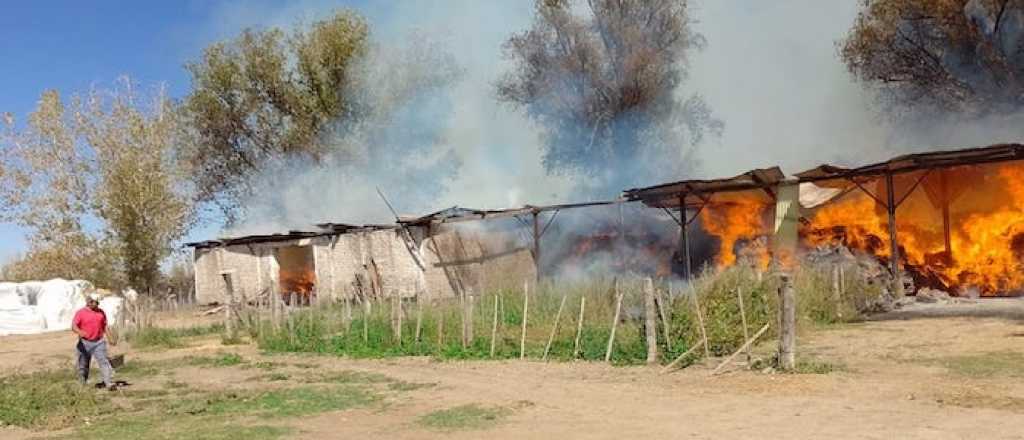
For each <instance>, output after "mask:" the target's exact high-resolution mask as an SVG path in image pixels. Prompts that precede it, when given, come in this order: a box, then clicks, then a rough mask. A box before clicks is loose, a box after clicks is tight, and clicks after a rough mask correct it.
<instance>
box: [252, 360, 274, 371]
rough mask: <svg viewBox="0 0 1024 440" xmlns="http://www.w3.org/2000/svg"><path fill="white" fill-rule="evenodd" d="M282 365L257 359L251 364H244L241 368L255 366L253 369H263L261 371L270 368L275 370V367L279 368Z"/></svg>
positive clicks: (269, 369)
mask: <svg viewBox="0 0 1024 440" xmlns="http://www.w3.org/2000/svg"><path fill="white" fill-rule="evenodd" d="M282 366H284V365H282V364H280V363H277V362H271V361H257V362H254V363H251V364H246V365H245V366H244V367H243V368H245V369H252V368H255V369H258V370H263V371H272V370H276V369H278V368H280V367H282Z"/></svg>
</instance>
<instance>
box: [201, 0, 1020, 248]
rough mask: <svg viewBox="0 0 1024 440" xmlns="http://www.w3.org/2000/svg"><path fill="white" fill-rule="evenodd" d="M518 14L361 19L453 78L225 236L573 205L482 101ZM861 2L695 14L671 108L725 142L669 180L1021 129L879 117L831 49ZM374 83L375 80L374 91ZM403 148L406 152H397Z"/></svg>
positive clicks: (251, 14) (975, 139)
mask: <svg viewBox="0 0 1024 440" xmlns="http://www.w3.org/2000/svg"><path fill="white" fill-rule="evenodd" d="M531 3H532V2H529V1H526V2H479V1H470V0H460V1H451V2H445V3H444V4H439V3H437V2H414V1H396V2H389V3H387V4H385V5H383V6H375V7H374V8H369V7H367V8H365V9H364V10H363V12H364V13H365V14H366V15H367V16H368V17H369V19H370V21H371V25H372V28H373V34H374V38H376V40H377V41H378V43H379V44H380V45H381V47H388V48H405V49H406V50H408V48H410V47H415V46H414V45H412V44H410V43H409V41H410V39H413V38H415V37H412V36H415V35H429V36H431V38H432V39H434V40H435V41H436V42H437V44H441V45H443V46H444V47H445V48H446V51H445V52H446V53H448V54H450V55H451V57H452V58H451V60H452V62H453V63H454V65H455V66H457V70H458V72H459V74H458V77H457V78H456V79H454V80H453V81H451V83H450V85H448V86H446V87H437V88H432V89H429V90H428V91H426V92H422V93H414V94H413V96H412V97H410V98H408V99H405V100H402V101H400V102H397V103H396V104H395V105H393V106H390V107H387V108H388V109H389V110H388V111H386V112H380V113H379V114H381V115H385V116H382V117H380V118H377V119H375V124H376V125H374V124H370V125H372V126H374V127H375V128H373V129H370V130H366V131H363V132H362V133H363V135H362V137H358V136H357V137H355V138H352V139H355V141H353V140H352V139H348V140H345V141H346V142H362V143H363V144H362V145H363V147H364V148H365V149H367V150H368V151H376V153H377V154H373V155H371V156H372V157H373V160H372V161H370V162H368V163H358V166H355V167H353V166H352V164H353V162H352V161H358V160H359V159H358V158H354V157H338V158H333V159H332V161H329V162H328V163H327V164H326V165H325V166H320V167H311V166H309V165H308V164H294V163H292V164H281V166H280V167H275V170H272V171H269V172H268V173H267V176H266V177H265V179H264V178H263V177H261V179H264V180H265V182H266V185H265V187H264V189H263V190H262V191H261V193H260V194H259V195H258V196H257V197H256V198H254V200H252V201H251V203H250V204H249V206H248V208H249V212H250V216H249V219H250V222H249V223H247V224H245V225H243V227H241V228H239V229H237V230H236V231H232V233H251V232H270V231H280V230H283V229H289V228H291V229H296V228H298V229H308V228H309V227H310V225H311V224H312V223H315V222H319V221H336V222H351V223H364V222H387V221H390V220H391V219H392V217H391V215H390V213H389V212H388V211H387V209H386V207H385V206H384V204H383V203H382V202H381V201H380V200H379V198H378V197H377V195H376V192H375V191H374V187H376V186H379V187H380V188H381V189H382V190H383V191H385V193H386V194H387V195H388V196H389V197H390V198H391V199H392V202H393V203H394V204H395V205H396V208H397V209H398V210H399V211H400V212H401V213H403V214H420V213H424V212H426V211H432V210H435V209H441V208H444V207H448V206H452V205H460V206H467V207H481V208H501V207H511V206H521V205H523V204H526V203H530V204H546V203H555V202H566V201H579V200H574V197H573V189H574V188H576V187H577V186H578V185H579V183H580V182H584V183H585V182H586V180H585V179H578V178H577V177H578V176H572V175H557V176H553V175H549V174H547V173H546V172H545V171H544V169H543V167H542V164H541V157H542V151H543V150H542V148H543V147H542V146H543V132H542V130H541V129H540V128H539V127H537V126H536V125H534V124H533V123H531V122H530V121H529V120H528V119H527V118H526V117H525V116H524V115H523V114H521V113H520V112H517V111H515V110H513V109H511V108H509V107H508V106H505V105H502V104H500V103H498V101H497V100H496V96H495V90H494V85H495V81H496V80H497V78H499V77H500V76H501V74H503V73H504V72H506V71H507V69H508V67H509V66H508V65H507V63H506V62H505V61H503V60H502V58H501V45H502V43H503V42H504V41H505V40H506V39H507V38H508V37H509V35H511V34H512V33H514V32H519V31H522V30H524V29H526V28H528V26H529V25H530V23H531V14H532V5H531ZM859 4H860V2H853V1H850V2H821V1H817V0H782V1H777V2H754V1H714V2H712V1H704V2H699V3H696V4H695V6H696V8H695V10H694V11H693V16H694V18H695V19H696V20H697V21H698V23H697V30H698V31H699V32H701V33H702V34H703V35H704V37H705V38H706V39H707V43H708V44H707V48H706V49H704V50H703V51H701V52H698V53H695V54H694V55H693V57H692V59H691V60H690V65H691V68H690V78H689V80H688V81H686V82H685V83H684V84H683V85H684V87H685V90H680V91H679V96H678V98H679V101H681V102H682V101H685V99H686V98H687V97H689V96H690V94H691V93H694V92H696V93H700V94H701V95H702V96H703V97H704V98H705V101H706V102H707V103H708V104H709V105H710V107H711V109H712V110H713V111H714V114H715V115H716V116H717V117H718V118H720V119H722V120H723V121H724V122H725V123H726V124H727V129H726V130H725V131H724V133H723V135H722V137H721V138H720V139H714V138H705V139H704V140H703V141H702V142H701V143H700V144H699V145H697V146H696V148H689V149H682V150H680V153H679V154H681V155H683V160H682V161H680V163H682V162H691V163H696V164H698V165H699V166H697V167H695V168H693V169H682V168H681V169H679V170H677V173H676V174H675V175H674V176H673V178H684V177H692V178H711V177H724V176H732V175H736V174H739V173H741V172H743V171H746V170H749V169H751V168H761V167H767V166H771V165H780V166H782V167H783V170H784V171H786V172H787V173H794V172H798V171H802V170H804V169H806V168H809V167H813V166H815V165H818V164H820V163H835V164H840V165H856V164H864V163H867V162H872V161H878V160H884V159H886V158H888V157H890V156H893V155H896V154H903V153H907V152H912V151H924V150H930V149H934V148H935V147H951V146H973V145H987V144H991V143H996V142H1000V141H1014V140H1019V139H1020V138H1021V136H1020V131H1019V129H1018V127H1021V126H1024V124H1021V122H1024V117H1021V116H1020V115H1016V114H1011V115H1002V116H998V117H991V118H987V119H985V120H981V121H978V120H973V119H972V120H968V119H965V118H961V117H957V116H950V115H946V116H942V117H928V118H924V119H922V120H920V121H918V122H914V123H907V122H905V121H904V122H901V123H894V122H889V119H887V118H884V117H882V116H880V113H879V112H878V111H877V109H876V108H875V105H876V101H875V96H874V95H873V94H872V93H871V92H870V91H866V90H864V88H862V86H861V85H860V84H857V83H855V82H854V81H853V79H852V78H851V77H850V75H849V74H848V73H847V71H846V68H845V66H843V64H842V63H841V61H840V60H839V58H838V56H837V52H836V47H835V42H836V41H838V40H839V39H841V38H842V37H843V36H844V35H845V34H846V32H847V31H848V29H849V28H850V26H851V24H852V23H853V20H854V18H855V17H856V14H857V11H858V8H859ZM239 5H241V4H239ZM331 5H333V3H328V2H319V1H307V2H299V3H292V4H290V5H289V6H286V7H281V6H269V5H268V6H265V7H264V8H259V7H256V6H253V5H252V4H251V3H246V4H245V5H244V6H238V7H237V8H234V7H226V8H225V11H226V13H230V14H238V15H233V16H232V18H231V20H234V22H233V23H235V24H234V25H233V26H237V27H242V26H243V25H253V24H291V23H294V22H295V19H296V18H297V17H306V18H307V19H308V18H309V17H316V16H319V15H322V14H325V13H328V12H329V10H330V8H331V7H332V6H331ZM242 9H244V12H242V11H241V10H242ZM246 20H251V21H246ZM225 21H227V20H225ZM221 32H224V31H219V32H218V33H221ZM387 77H388V75H387V73H386V70H385V73H381V78H379V79H381V80H382V81H385V82H386V81H387V80H388V78H387ZM372 80H373V81H376V80H377V78H373V79H372ZM395 130H397V131H395ZM407 141H409V142H407ZM403 148H409V149H411V150H410V152H409V153H408V154H406V153H404V152H403V151H404V150H403ZM664 163H665V162H661V163H644V162H639V161H638V162H634V163H631V164H629V168H628V169H627V172H628V173H629V174H631V175H635V176H634V177H636V181H637V182H640V183H642V184H654V183H659V182H657V181H650V180H652V179H651V178H650V177H649V176H650V175H651V174H653V173H648V172H647V170H648V169H649V168H647V167H655V166H660V165H664ZM352 170H356V171H357V172H352ZM658 174H660V172H659V173H658ZM622 189H625V188H622Z"/></svg>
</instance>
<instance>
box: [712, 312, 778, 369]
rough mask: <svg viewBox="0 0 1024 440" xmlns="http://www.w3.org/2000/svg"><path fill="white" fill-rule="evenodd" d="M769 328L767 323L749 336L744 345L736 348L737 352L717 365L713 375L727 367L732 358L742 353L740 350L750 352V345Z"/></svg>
mask: <svg viewBox="0 0 1024 440" xmlns="http://www.w3.org/2000/svg"><path fill="white" fill-rule="evenodd" d="M767 330H768V324H765V325H764V327H761V330H758V331H757V333H754V336H753V337H752V338H747V341H746V342H744V343H743V346H742V347H740V349H739V350H736V352H735V353H733V354H731V355H729V357H727V358H725V360H724V361H722V363H720V364H718V366H717V367H715V369H714V370H713V371H712V372H711V375H712V376H713V375H716V374H718V372H719V371H722V368H725V366H726V365H729V363H730V362H732V360H733V359H734V358H736V355H738V354H740V352H742V351H747V352H748V353H749V352H750V345H751V344H753V343H754V341H756V340H757V338H759V337H761V335H762V334H764V332H765V331H767Z"/></svg>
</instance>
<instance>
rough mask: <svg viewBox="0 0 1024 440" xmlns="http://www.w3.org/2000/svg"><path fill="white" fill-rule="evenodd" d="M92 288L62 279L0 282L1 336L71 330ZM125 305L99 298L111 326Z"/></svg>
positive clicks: (109, 299)
mask: <svg viewBox="0 0 1024 440" xmlns="http://www.w3.org/2000/svg"><path fill="white" fill-rule="evenodd" d="M91 286H92V285H91V284H90V283H89V282H88V281H82V280H72V281H68V280H62V279H53V280H49V281H28V282H24V283H0V336H3V335H11V334H35V333H43V332H49V331H60V330H68V329H70V328H71V319H72V318H73V317H74V316H75V312H77V311H78V310H79V309H81V308H82V307H85V291H86V290H87V289H88V288H89V287H91ZM123 302H124V300H123V299H122V298H120V297H110V296H108V297H104V298H101V299H100V308H102V309H103V311H104V312H106V313H107V322H108V323H109V324H110V325H114V323H116V322H117V317H118V315H119V314H120V313H121V308H122V305H123Z"/></svg>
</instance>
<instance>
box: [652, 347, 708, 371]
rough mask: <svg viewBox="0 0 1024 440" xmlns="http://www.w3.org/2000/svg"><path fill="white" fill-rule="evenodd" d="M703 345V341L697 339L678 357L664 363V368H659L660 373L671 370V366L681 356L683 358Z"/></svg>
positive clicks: (680, 358) (675, 363)
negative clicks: (694, 343) (666, 363)
mask: <svg viewBox="0 0 1024 440" xmlns="http://www.w3.org/2000/svg"><path fill="white" fill-rule="evenodd" d="M703 346H704V341H703V340H700V341H697V344H696V345H694V346H693V347H690V348H689V349H688V350H686V351H685V352H683V354H681V355H679V356H678V357H676V359H675V360H674V361H672V363H670V364H668V365H666V366H665V368H662V369H661V374H665V373H668V372H669V370H671V369H672V368H673V367H675V366H676V365H678V364H679V362H680V361H682V360H683V358H685V357H686V356H688V355H689V354H691V353H693V352H694V351H697V349H698V348H700V347H703Z"/></svg>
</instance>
